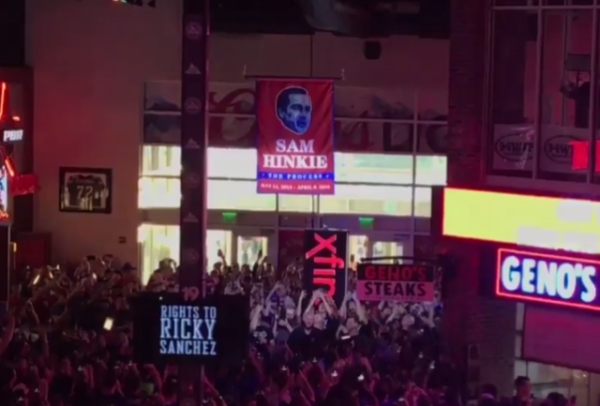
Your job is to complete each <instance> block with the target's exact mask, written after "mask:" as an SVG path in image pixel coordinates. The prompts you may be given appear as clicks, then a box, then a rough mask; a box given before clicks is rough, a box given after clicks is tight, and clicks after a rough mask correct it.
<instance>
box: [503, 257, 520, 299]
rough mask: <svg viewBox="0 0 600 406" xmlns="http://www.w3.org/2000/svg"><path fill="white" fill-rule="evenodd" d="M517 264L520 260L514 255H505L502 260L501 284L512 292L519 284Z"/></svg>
mask: <svg viewBox="0 0 600 406" xmlns="http://www.w3.org/2000/svg"><path fill="white" fill-rule="evenodd" d="M519 265H521V262H520V261H519V258H517V257H515V256H514V255H511V256H509V257H506V258H505V259H504V261H503V262H502V286H504V289H506V290H509V291H511V292H514V291H515V290H517V289H519V286H521V273H520V272H519Z"/></svg>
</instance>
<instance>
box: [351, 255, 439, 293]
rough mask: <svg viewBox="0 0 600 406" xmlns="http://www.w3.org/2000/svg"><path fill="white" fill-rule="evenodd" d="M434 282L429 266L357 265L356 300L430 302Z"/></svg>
mask: <svg viewBox="0 0 600 406" xmlns="http://www.w3.org/2000/svg"><path fill="white" fill-rule="evenodd" d="M434 281H435V275H434V269H433V266H431V265H386V264H359V265H358V269H357V282H356V284H357V285H356V292H357V294H358V298H359V299H360V300H370V301H381V300H386V301H394V302H431V301H433V300H434V297H435V283H434Z"/></svg>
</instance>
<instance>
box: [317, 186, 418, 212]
mask: <svg viewBox="0 0 600 406" xmlns="http://www.w3.org/2000/svg"><path fill="white" fill-rule="evenodd" d="M319 198H320V203H319V211H320V213H324V214H373V215H388V216H410V214H411V212H412V188H411V187H406V186H375V185H344V184H338V185H336V186H335V195H334V196H320V197H319Z"/></svg>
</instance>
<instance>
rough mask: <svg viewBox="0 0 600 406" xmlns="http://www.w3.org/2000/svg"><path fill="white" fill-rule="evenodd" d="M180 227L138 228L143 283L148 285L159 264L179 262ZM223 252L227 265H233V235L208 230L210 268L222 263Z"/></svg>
mask: <svg viewBox="0 0 600 406" xmlns="http://www.w3.org/2000/svg"><path fill="white" fill-rule="evenodd" d="M179 238H180V237H179V226H176V225H172V226H171V225H158V224H142V225H140V226H139V227H138V243H139V244H140V245H141V256H142V258H141V264H142V283H144V284H146V283H147V282H148V279H149V278H150V276H152V273H153V272H154V270H155V269H156V266H157V265H158V263H159V262H160V261H161V260H163V259H165V258H171V259H173V260H175V262H179ZM219 250H221V252H223V255H224V256H225V260H226V261H227V263H231V251H232V233H231V231H226V230H207V232H206V261H207V263H208V264H209V266H213V265H214V264H215V263H217V262H220V261H221V259H220V258H219V257H218V252H219Z"/></svg>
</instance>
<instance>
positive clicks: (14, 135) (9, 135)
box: [2, 130, 23, 142]
mask: <svg viewBox="0 0 600 406" xmlns="http://www.w3.org/2000/svg"><path fill="white" fill-rule="evenodd" d="M2 139H3V140H4V142H11V141H22V140H23V130H4V134H3V135H2Z"/></svg>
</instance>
